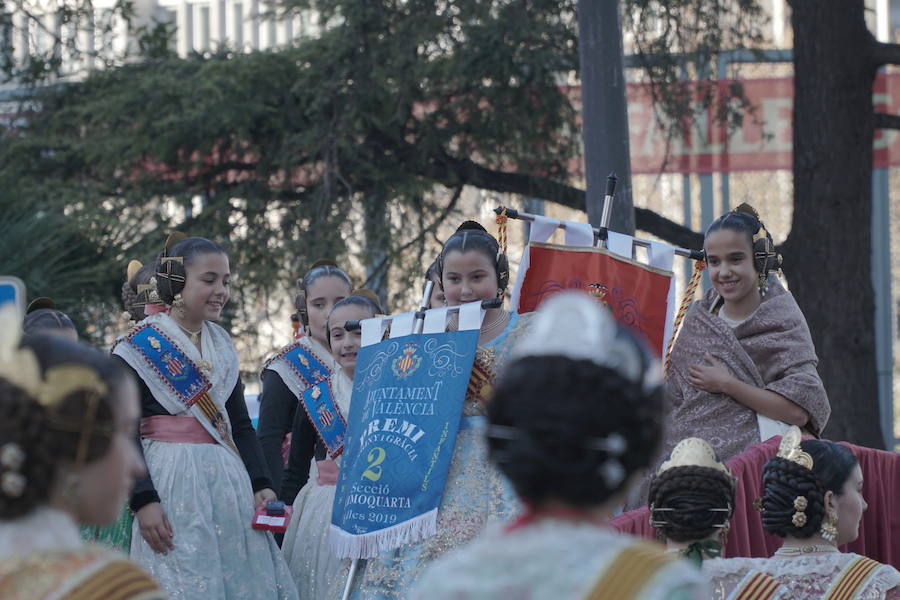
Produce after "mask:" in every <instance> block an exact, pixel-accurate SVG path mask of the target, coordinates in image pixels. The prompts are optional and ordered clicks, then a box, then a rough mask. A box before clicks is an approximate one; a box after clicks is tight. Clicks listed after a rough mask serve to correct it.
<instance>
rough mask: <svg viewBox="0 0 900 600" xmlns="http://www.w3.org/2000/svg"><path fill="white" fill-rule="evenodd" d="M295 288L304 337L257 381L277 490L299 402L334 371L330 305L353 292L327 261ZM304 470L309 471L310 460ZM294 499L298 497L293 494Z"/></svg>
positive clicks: (261, 431)
mask: <svg viewBox="0 0 900 600" xmlns="http://www.w3.org/2000/svg"><path fill="white" fill-rule="evenodd" d="M297 284H298V287H299V288H300V290H299V293H298V294H297V298H296V301H295V305H296V308H297V313H298V314H299V317H300V321H301V323H302V324H303V328H304V330H305V331H306V335H304V336H303V337H301V338H300V339H298V340H295V341H293V342H292V343H290V344H288V345H287V346H285V347H284V348H282V349H281V350H279V352H278V354H277V355H275V356H274V357H273V358H272V359H271V360H269V361H267V362H266V364H265V365H264V366H263V371H262V375H261V376H260V378H261V379H262V394H260V397H259V403H260V406H259V428H258V430H257V436H258V437H259V443H260V445H261V446H262V449H263V454H264V455H265V457H266V464H267V465H268V467H269V473H271V475H272V482H273V483H274V485H275V490H281V488H282V479H283V478H284V469H285V467H286V465H287V461H286V460H285V457H286V456H287V452H289V448H290V445H291V444H290V439H291V437H292V436H291V427H292V426H293V422H294V416H295V414H296V413H297V405H298V400H299V399H301V398H302V397H303V392H305V391H306V389H307V388H309V386H311V385H313V384H315V383H317V382H319V381H321V380H322V379H325V378H327V377H328V376H329V375H331V372H332V371H334V369H335V368H336V364H335V361H334V357H333V356H332V355H331V351H330V350H329V348H328V339H327V335H326V331H325V321H326V320H327V319H328V315H329V313H331V310H332V309H333V308H334V305H335V304H337V303H338V302H340V301H341V300H343V299H344V298H346V297H347V296H349V295H350V289H351V287H352V286H351V284H350V277H349V276H348V275H347V274H346V273H345V272H344V271H343V270H341V269H340V268H339V267H338V266H337V265H336V264H335V263H334V262H333V261H331V260H328V259H320V260H318V261H316V262H315V263H313V266H312V267H311V268H310V269H309V271H307V272H306V274H305V275H304V276H303V277H302V278H300V279H299V280H298V282H297ZM285 446H286V447H287V448H285ZM285 450H287V451H285ZM305 466H306V467H308V466H309V460H308V459H307V460H306V461H305ZM306 476H307V473H303V474H302V475H298V477H300V478H301V479H302V480H305V479H306ZM302 484H303V482H302V481H301V482H300V485H302ZM294 493H295V494H296V493H297V489H296V488H295V489H294ZM281 497H282V499H284V500H286V501H287V502H288V503H289V504H290V502H291V500H292V499H293V497H291V498H285V497H284V495H283V494H281Z"/></svg>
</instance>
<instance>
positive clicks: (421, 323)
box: [413, 279, 434, 333]
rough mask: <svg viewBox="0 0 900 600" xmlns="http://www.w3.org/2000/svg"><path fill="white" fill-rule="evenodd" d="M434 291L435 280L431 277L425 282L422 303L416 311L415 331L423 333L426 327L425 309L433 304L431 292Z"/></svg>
mask: <svg viewBox="0 0 900 600" xmlns="http://www.w3.org/2000/svg"><path fill="white" fill-rule="evenodd" d="M433 291H434V282H433V281H431V280H430V279H429V280H428V281H427V282H426V283H425V293H423V294H422V304H421V305H420V306H419V311H418V312H417V313H416V324H415V325H414V326H413V333H422V329H423V328H424V327H425V311H426V310H428V308H429V307H430V306H431V294H432V292H433Z"/></svg>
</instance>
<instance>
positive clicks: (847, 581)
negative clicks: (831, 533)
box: [824, 556, 881, 600]
mask: <svg viewBox="0 0 900 600" xmlns="http://www.w3.org/2000/svg"><path fill="white" fill-rule="evenodd" d="M880 566H881V563H880V562H878V561H875V560H872V559H871V558H868V557H866V556H860V557H859V558H857V559H856V560H853V561H851V562H850V563H849V564H848V565H847V566H846V567H844V570H843V571H841V574H840V575H838V577H837V579H835V580H834V583H832V584H831V588H829V590H828V593H827V594H825V596H824V599H825V600H851V599H852V598H855V597H856V593H857V592H858V591H859V590H860V589H862V587H863V585H864V584H865V583H866V582H868V581H869V578H870V577H871V576H872V575H874V574H875V571H877V570H878V568H879V567H880Z"/></svg>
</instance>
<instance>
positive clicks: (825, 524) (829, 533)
mask: <svg viewBox="0 0 900 600" xmlns="http://www.w3.org/2000/svg"><path fill="white" fill-rule="evenodd" d="M837 523H838V516H837V514H836V513H834V512H833V511H830V510H829V511H828V512H827V513H826V514H825V519H824V520H823V521H822V528H821V529H820V530H819V534H820V535H821V536H822V537H823V538H825V539H826V540H828V541H829V542H831V543H834V541H835V540H836V539H837V535H838V530H837Z"/></svg>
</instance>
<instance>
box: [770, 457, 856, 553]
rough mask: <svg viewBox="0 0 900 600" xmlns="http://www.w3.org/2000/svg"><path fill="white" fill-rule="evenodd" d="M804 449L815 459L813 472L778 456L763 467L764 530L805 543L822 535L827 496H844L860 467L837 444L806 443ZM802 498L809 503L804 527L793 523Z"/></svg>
mask: <svg viewBox="0 0 900 600" xmlns="http://www.w3.org/2000/svg"><path fill="white" fill-rule="evenodd" d="M800 448H801V449H802V450H803V451H804V452H806V453H808V454H809V455H810V456H811V457H812V459H813V468H812V469H807V468H806V467H803V466H800V465H798V464H797V463H795V462H793V461H790V460H787V459H785V458H781V457H778V456H776V457H774V458H770V459H769V460H768V461H767V462H766V464H765V466H764V467H763V496H762V522H763V528H764V529H765V530H766V531H768V532H769V533H771V534H773V535H777V536H778V537H782V538H783V537H787V536H791V537H796V538H801V539H803V538H808V537H812V536H813V535H814V534H815V533H816V532H818V531H819V529H820V528H821V526H822V520H823V519H824V518H825V515H826V506H825V493H826V492H829V491H830V492H832V493H834V494H837V495H840V494H841V492H842V491H843V488H844V484H845V483H846V481H847V479H848V478H849V477H850V473H851V472H852V471H853V468H854V467H855V466H856V465H857V464H858V462H857V460H856V457H855V456H853V453H852V452H850V450H849V449H847V448H846V447H845V446H842V445H840V444H835V443H834V442H825V441H820V440H806V441H804V442H801V443H800ZM798 496H802V497H804V498H806V502H807V505H806V508H805V510H804V512H805V513H806V522H805V523H804V524H803V526H802V527H797V526H796V525H794V522H793V520H792V518H793V515H794V512H796V509H795V508H794V501H795V500H796V498H797V497H798Z"/></svg>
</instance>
